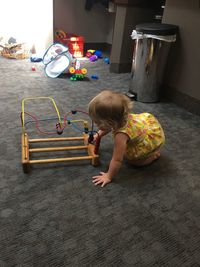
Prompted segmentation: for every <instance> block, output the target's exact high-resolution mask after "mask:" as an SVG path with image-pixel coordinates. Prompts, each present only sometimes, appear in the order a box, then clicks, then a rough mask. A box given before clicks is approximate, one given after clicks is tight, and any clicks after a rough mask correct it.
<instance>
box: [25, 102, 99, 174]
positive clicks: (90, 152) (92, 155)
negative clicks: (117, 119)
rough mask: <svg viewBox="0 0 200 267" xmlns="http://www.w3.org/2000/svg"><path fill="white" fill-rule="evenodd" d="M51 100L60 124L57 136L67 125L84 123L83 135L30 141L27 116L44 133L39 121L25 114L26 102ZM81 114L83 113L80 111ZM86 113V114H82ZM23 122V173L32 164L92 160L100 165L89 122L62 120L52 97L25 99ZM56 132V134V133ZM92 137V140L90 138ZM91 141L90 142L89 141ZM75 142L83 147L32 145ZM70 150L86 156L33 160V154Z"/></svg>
mask: <svg viewBox="0 0 200 267" xmlns="http://www.w3.org/2000/svg"><path fill="white" fill-rule="evenodd" d="M37 99H40V100H43V99H44V100H50V101H51V103H52V104H53V106H54V108H55V111H56V113H57V119H58V123H57V124H56V129H57V131H56V132H57V134H62V132H63V130H64V128H65V126H66V124H67V123H68V124H71V123H82V124H83V127H84V131H83V132H82V135H81V136H79V137H57V138H36V139H30V138H29V136H28V134H27V132H26V127H25V125H26V123H25V115H28V116H30V117H32V118H33V119H34V121H35V123H36V127H37V129H38V130H39V131H40V132H41V133H45V132H42V131H41V130H40V129H39V126H38V119H37V118H36V117H35V116H34V115H32V114H30V113H28V112H25V102H27V101H31V100H37ZM76 112H77V111H70V112H69V113H70V114H75V113H76ZM78 112H81V111H78ZM82 113H85V112H82ZM21 121H22V166H23V171H24V172H25V173H26V172H28V170H29V167H30V165H32V164H44V163H57V162H65V161H80V160H90V161H91V164H92V165H93V166H97V165H98V164H99V155H98V153H97V149H96V148H95V146H94V144H92V142H91V141H92V140H93V131H89V130H88V122H87V121H86V120H70V121H69V120H68V119H67V116H65V117H64V121H62V120H61V117H60V113H59V110H58V108H57V105H56V103H55V101H54V99H53V98H51V97H34V98H33V97H30V98H25V99H23V100H22V112H21ZM56 132H55V133H56ZM91 136H92V138H91ZM89 137H90V138H89ZM89 139H90V141H89ZM74 141H76V142H77V141H80V142H81V145H71V146H68V145H67V146H58V147H55V146H53V147H51V146H49V147H38V148H35V147H34V148H32V147H31V146H32V144H35V143H36V144H37V143H48V144H49V143H50V144H52V143H55V142H56V143H58V142H64V143H65V142H66V143H68V142H70V143H71V142H74ZM69 150H85V151H86V155H84V156H74V157H55V158H44V159H32V158H31V155H32V154H33V153H35V154H36V153H41V152H59V151H69Z"/></svg>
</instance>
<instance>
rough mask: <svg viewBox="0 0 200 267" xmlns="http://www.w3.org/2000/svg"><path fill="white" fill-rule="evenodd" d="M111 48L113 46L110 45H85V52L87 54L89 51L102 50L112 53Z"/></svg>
mask: <svg viewBox="0 0 200 267" xmlns="http://www.w3.org/2000/svg"><path fill="white" fill-rule="evenodd" d="M111 47H112V45H111V44H108V43H85V44H84V52H85V53H86V52H87V50H88V49H93V50H101V51H102V52H108V53H110V51H111Z"/></svg>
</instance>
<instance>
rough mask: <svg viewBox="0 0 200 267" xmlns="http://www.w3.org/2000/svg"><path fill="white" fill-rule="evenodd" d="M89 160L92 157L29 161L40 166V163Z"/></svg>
mask: <svg viewBox="0 0 200 267" xmlns="http://www.w3.org/2000/svg"><path fill="white" fill-rule="evenodd" d="M88 159H89V160H91V159H92V156H82V157H68V158H56V159H55V158H52V159H35V160H29V163H30V164H42V163H55V162H64V161H76V160H88Z"/></svg>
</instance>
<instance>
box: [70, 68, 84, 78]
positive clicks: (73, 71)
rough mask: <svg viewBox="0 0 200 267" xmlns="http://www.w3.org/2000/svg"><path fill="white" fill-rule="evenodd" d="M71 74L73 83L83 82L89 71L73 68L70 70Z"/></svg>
mask: <svg viewBox="0 0 200 267" xmlns="http://www.w3.org/2000/svg"><path fill="white" fill-rule="evenodd" d="M69 73H70V74H72V76H71V78H70V80H71V81H77V80H82V79H84V78H85V75H86V74H87V69H86V68H83V69H75V68H74V67H71V68H70V69H69Z"/></svg>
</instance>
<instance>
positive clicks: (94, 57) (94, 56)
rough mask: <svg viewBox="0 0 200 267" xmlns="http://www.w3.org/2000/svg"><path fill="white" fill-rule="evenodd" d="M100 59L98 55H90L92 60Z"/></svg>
mask: <svg viewBox="0 0 200 267" xmlns="http://www.w3.org/2000/svg"><path fill="white" fill-rule="evenodd" d="M97 60H98V56H96V55H92V56H91V57H90V61H91V62H94V61H97Z"/></svg>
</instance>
